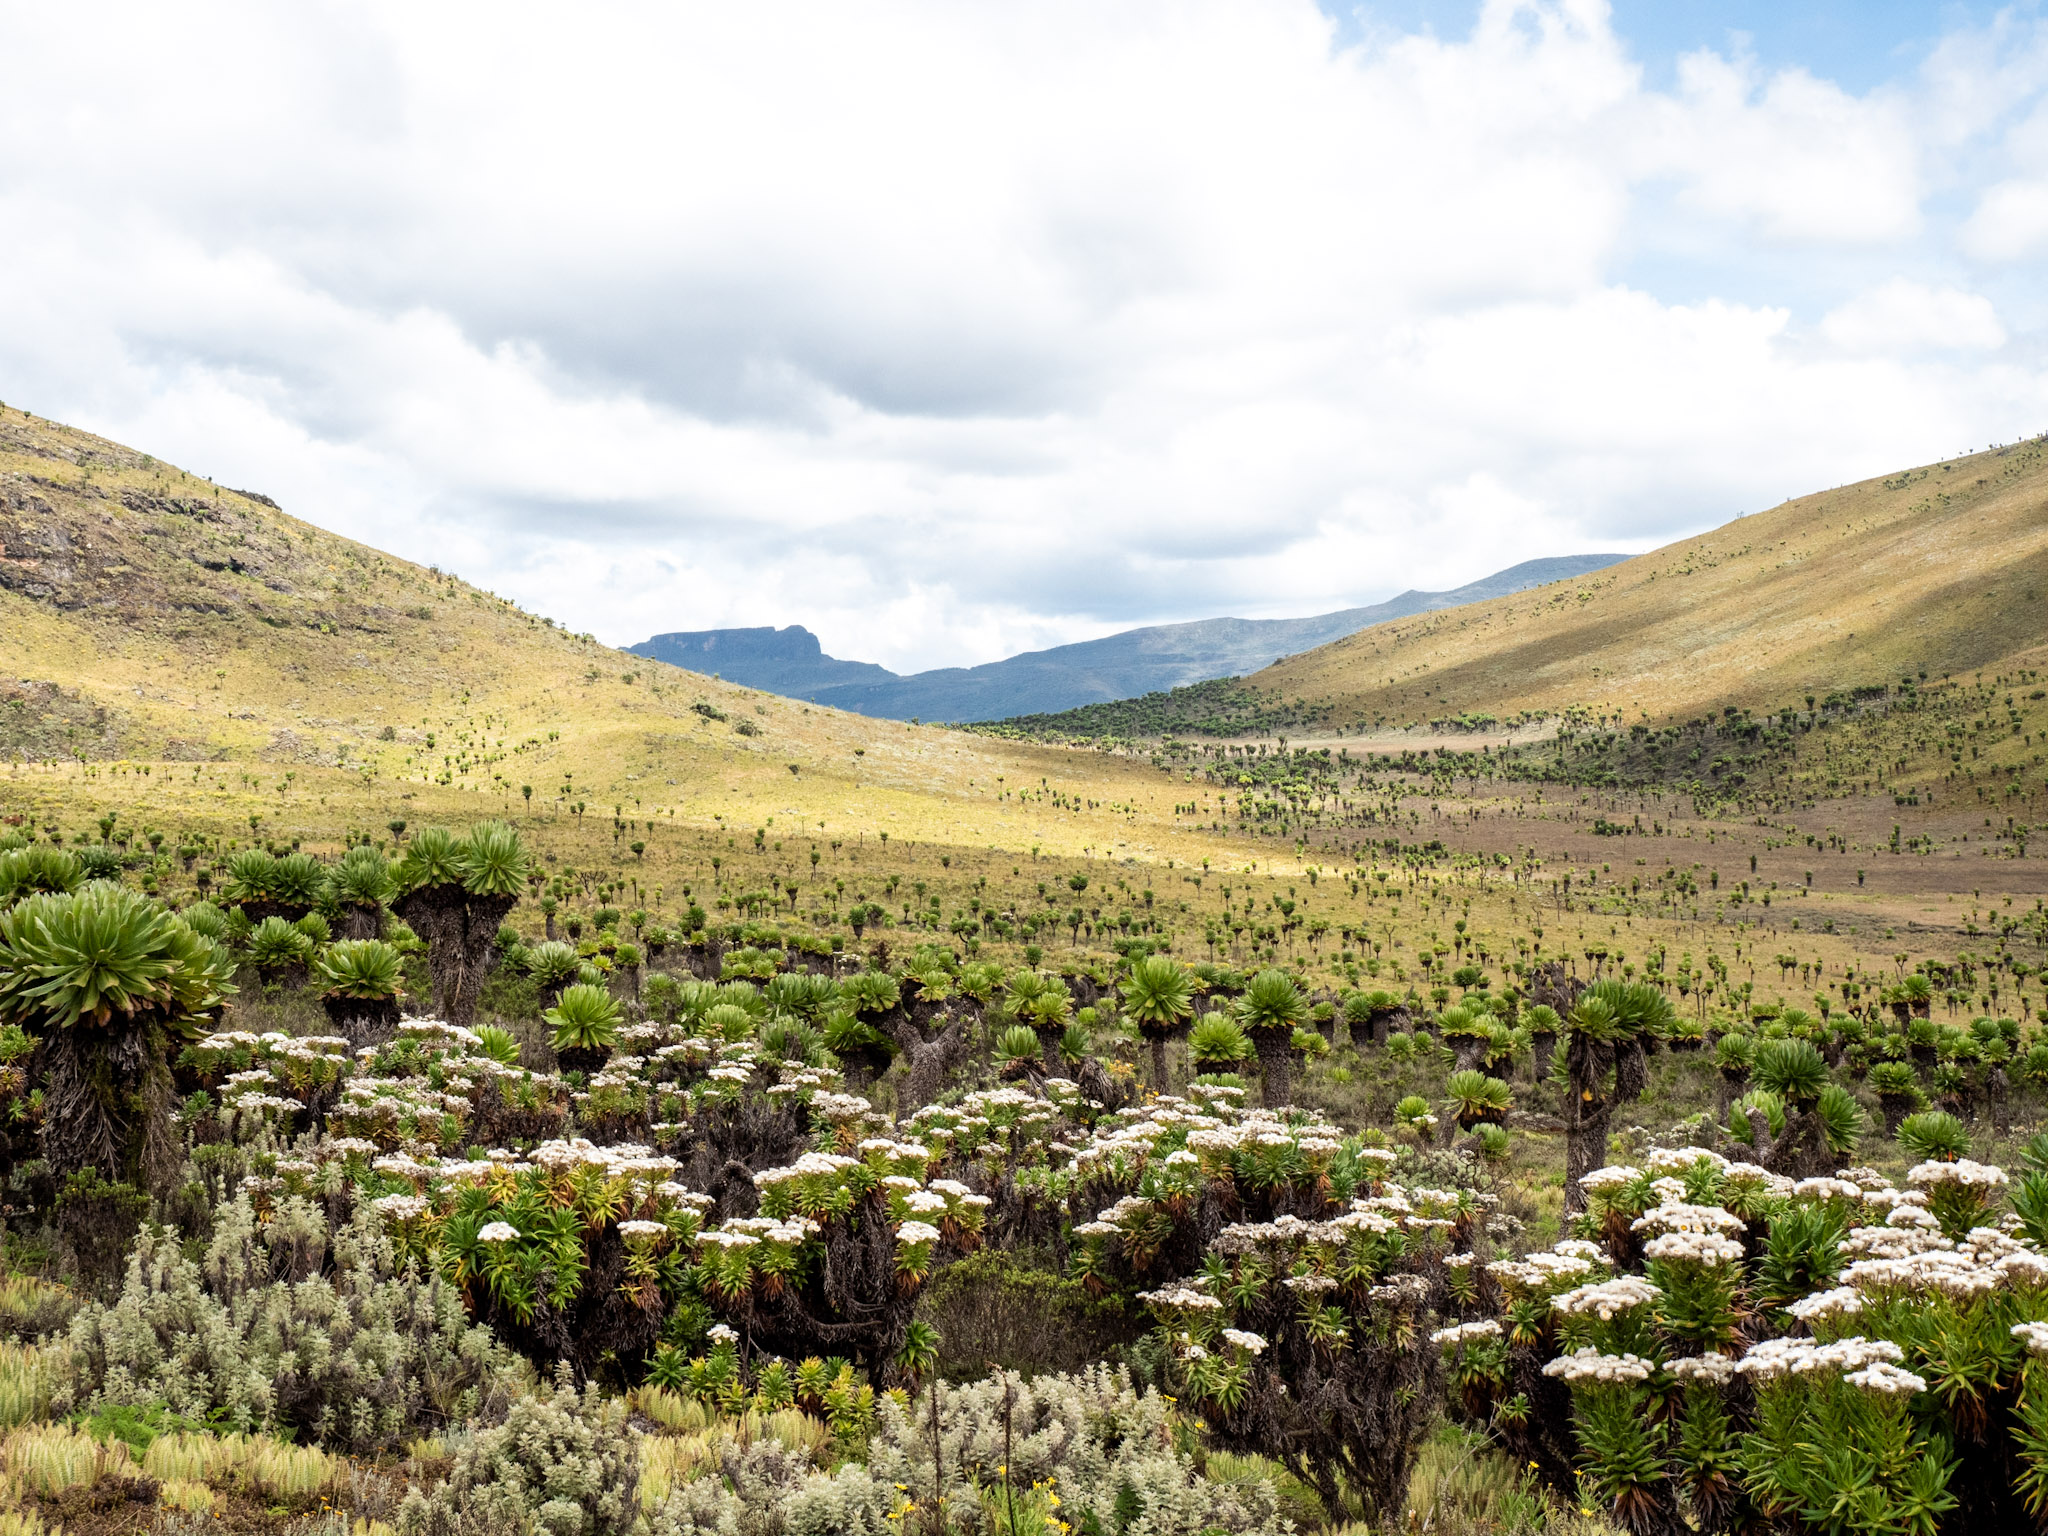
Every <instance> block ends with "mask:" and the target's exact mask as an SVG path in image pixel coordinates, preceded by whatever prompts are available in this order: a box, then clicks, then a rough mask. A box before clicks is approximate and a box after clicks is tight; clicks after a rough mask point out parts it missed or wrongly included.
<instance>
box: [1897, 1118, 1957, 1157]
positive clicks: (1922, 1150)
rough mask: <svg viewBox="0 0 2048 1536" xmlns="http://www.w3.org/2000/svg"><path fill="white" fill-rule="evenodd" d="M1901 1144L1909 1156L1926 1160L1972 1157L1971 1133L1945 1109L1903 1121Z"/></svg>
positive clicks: (1900, 1136) (1900, 1129) (1900, 1127)
mask: <svg viewBox="0 0 2048 1536" xmlns="http://www.w3.org/2000/svg"><path fill="white" fill-rule="evenodd" d="M1898 1141H1899V1145H1900V1147H1902V1148H1903V1149H1904V1150H1905V1152H1906V1155H1907V1156H1909V1157H1914V1158H1919V1159H1921V1160H1922V1161H1928V1160H1931V1161H1934V1162H1943V1163H1947V1162H1954V1161H1955V1160H1956V1159H1958V1158H1962V1157H1968V1156H1969V1155H1970V1133H1969V1132H1968V1131H1967V1130H1965V1129H1964V1128H1963V1122H1962V1121H1960V1120H1958V1119H1957V1118H1956V1117H1955V1116H1954V1115H1951V1114H1949V1113H1948V1112H1947V1111H1945V1110H1939V1109H1935V1110H1927V1111H1924V1112H1922V1113H1920V1114H1917V1115H1908V1116H1906V1118H1905V1119H1903V1120H1901V1121H1900V1122H1899V1134H1898Z"/></svg>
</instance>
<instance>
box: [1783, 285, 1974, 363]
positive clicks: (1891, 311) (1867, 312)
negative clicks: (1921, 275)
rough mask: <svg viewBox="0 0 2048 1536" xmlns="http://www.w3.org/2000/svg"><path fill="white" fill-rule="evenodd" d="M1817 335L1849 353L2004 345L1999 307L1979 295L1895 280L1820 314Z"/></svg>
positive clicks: (1964, 349)
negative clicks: (1999, 319)
mask: <svg viewBox="0 0 2048 1536" xmlns="http://www.w3.org/2000/svg"><path fill="white" fill-rule="evenodd" d="M1820 333H1821V335H1822V336H1824V337H1826V338H1827V339H1828V340H1829V341H1830V342H1832V343H1833V344H1834V345H1836V346H1838V347H1840V348H1842V349H1843V350H1844V351H1847V352H1857V353H1864V354H1876V355H1886V354H1889V355H1902V354H1903V355H1909V356H1910V355H1911V354H1913V353H1916V352H1940V351H1954V352H1995V351H1997V350H1998V349H1999V348H2000V347H2002V346H2004V345H2005V340H2006V337H2005V327H2004V326H2003V325H2001V324H1999V321H1998V311H1997V310H1995V309H1993V308H1992V306H1991V301H1990V300H1989V299H1987V298H1985V297H1984V296H1983V295H1982V294H1980V293H1965V292H1963V291H1962V290H1961V289H1958V288H1929V287H1927V286H1926V285H1925V284H1922V283H1913V282H1908V281H1906V280H1905V279H1904V278H1894V279H1892V280H1891V281H1890V282H1888V283H1882V284H1880V285H1879V286H1877V287H1875V288H1872V289H1870V290H1868V291H1867V292H1864V293H1859V294H1857V295H1856V297H1854V298H1853V299H1851V300H1849V302H1848V303H1846V304H1842V305H1840V306H1838V307H1836V308H1834V309H1831V310H1829V311H1828V313H1827V314H1826V315H1825V316H1824V317H1822V319H1821V323H1820Z"/></svg>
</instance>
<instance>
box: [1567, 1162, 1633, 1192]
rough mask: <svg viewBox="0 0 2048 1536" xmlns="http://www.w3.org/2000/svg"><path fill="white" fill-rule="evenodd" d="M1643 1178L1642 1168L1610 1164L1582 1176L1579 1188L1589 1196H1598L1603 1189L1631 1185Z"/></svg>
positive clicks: (1623, 1164) (1624, 1164)
mask: <svg viewBox="0 0 2048 1536" xmlns="http://www.w3.org/2000/svg"><path fill="white" fill-rule="evenodd" d="M1642 1176H1643V1170H1642V1169H1640V1168H1631V1167H1629V1166H1628V1164H1626V1163H1609V1164H1608V1165H1607V1166H1606V1167H1604V1168H1595V1169H1594V1170H1593V1171H1592V1172H1591V1173H1588V1174H1582V1175H1581V1176H1580V1178H1579V1188H1581V1189H1583V1190H1585V1191H1586V1193H1588V1194H1598V1193H1599V1192H1600V1191H1601V1190H1603V1189H1613V1188H1614V1187H1615V1186H1616V1185H1618V1184H1631V1183H1633V1182H1635V1180H1637V1179H1640V1178H1641V1177H1642Z"/></svg>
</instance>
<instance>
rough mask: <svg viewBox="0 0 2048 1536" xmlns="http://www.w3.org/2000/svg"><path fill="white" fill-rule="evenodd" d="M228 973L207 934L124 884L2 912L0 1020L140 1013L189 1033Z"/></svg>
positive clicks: (77, 1020) (40, 1026)
mask: <svg viewBox="0 0 2048 1536" xmlns="http://www.w3.org/2000/svg"><path fill="white" fill-rule="evenodd" d="M232 974H233V967H232V965H231V964H230V963H229V961H228V958H227V956H226V955H225V954H223V953H222V952H221V951H220V950H219V949H217V948H216V947H215V946H214V945H213V944H211V943H209V942H208V941H207V940H205V939H203V938H201V937H200V936H199V935H198V934H196V933H194V932H193V931H192V930H191V929H190V928H188V927H187V926H186V925H185V924H184V923H182V922H180V921H179V920H178V919H177V918H176V917H174V916H173V915H172V914H171V913H170V912H168V911H166V910H165V909H164V908H163V907H162V906H160V905H159V904H158V903H156V902H154V901H152V900H150V899H149V898H148V897H146V896H141V895H138V894H137V893H135V892H132V891H125V890H120V889H117V888H115V887H111V886H103V885H94V886H86V887H84V888H83V889H81V890H79V891H78V892H76V893H75V894H70V895H38V896H31V897H29V898H27V899H26V900H24V901H21V902H18V903H16V904H15V905H14V906H13V907H12V908H10V909H9V910H7V911H5V912H0V1022H6V1023H13V1024H19V1025H21V1026H22V1027H23V1028H25V1029H27V1030H29V1031H30V1032H31V1033H40V1032H43V1031H47V1030H50V1029H70V1028H74V1027H76V1028H105V1027H107V1026H109V1025H110V1024H113V1023H115V1022H117V1021H119V1020H124V1019H131V1018H134V1017H135V1016H137V1015H145V1014H146V1015H153V1016H155V1017H156V1018H157V1019H159V1020H161V1021H162V1022H163V1023H164V1024H165V1025H166V1026H168V1027H169V1028H171V1029H172V1030H174V1031H177V1032H183V1033H188V1034H195V1035H196V1034H197V1033H198V1032H199V1031H200V1030H201V1029H202V1028H203V1027H204V1026H205V1025H206V1023H207V1022H208V1020H209V1019H210V1018H211V1017H212V1016H213V1015H214V1014H216V1013H217V1012H218V1011H219V1009H220V1008H221V1006H222V1005H223V1003H224V1002H225V1001H226V999H227V997H228V996H229V994H231V993H232V992H233V991H234V988H233V987H232V986H231V985H230V983H229V977H230V976H231V975H232Z"/></svg>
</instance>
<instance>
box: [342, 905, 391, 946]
mask: <svg viewBox="0 0 2048 1536" xmlns="http://www.w3.org/2000/svg"><path fill="white" fill-rule="evenodd" d="M341 936H342V937H343V938H344V939H379V938H382V937H383V936H384V909H383V908H382V907H343V908H342V909H341Z"/></svg>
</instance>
